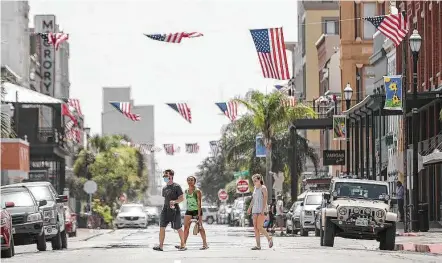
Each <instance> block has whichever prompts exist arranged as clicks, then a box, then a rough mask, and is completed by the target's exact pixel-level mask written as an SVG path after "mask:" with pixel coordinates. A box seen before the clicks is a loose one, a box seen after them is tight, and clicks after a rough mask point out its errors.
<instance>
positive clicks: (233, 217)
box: [229, 199, 244, 226]
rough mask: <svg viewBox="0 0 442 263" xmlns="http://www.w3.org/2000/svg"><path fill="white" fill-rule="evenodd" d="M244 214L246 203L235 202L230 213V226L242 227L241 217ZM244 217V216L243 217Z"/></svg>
mask: <svg viewBox="0 0 442 263" xmlns="http://www.w3.org/2000/svg"><path fill="white" fill-rule="evenodd" d="M243 213H244V201H242V200H238V199H237V200H235V203H234V204H233V207H232V211H230V215H229V217H230V224H229V225H230V226H239V225H240V223H241V222H240V216H241V214H243ZM241 217H242V216H241Z"/></svg>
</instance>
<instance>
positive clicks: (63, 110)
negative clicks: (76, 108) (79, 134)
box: [61, 103, 78, 126]
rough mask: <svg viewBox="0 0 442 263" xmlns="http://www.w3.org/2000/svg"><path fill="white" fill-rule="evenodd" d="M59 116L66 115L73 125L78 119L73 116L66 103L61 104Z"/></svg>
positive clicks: (76, 123)
mask: <svg viewBox="0 0 442 263" xmlns="http://www.w3.org/2000/svg"><path fill="white" fill-rule="evenodd" d="M61 116H68V117H69V118H70V119H71V120H72V121H73V122H74V124H75V126H77V125H78V121H77V119H76V118H75V116H74V115H73V114H72V112H71V110H70V109H69V106H68V105H67V104H64V103H63V104H61Z"/></svg>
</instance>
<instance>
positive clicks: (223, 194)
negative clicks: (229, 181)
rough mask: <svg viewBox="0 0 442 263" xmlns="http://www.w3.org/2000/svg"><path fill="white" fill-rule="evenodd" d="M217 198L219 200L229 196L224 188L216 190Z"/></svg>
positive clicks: (224, 199)
mask: <svg viewBox="0 0 442 263" xmlns="http://www.w3.org/2000/svg"><path fill="white" fill-rule="evenodd" d="M218 198H219V200H220V201H226V200H227V199H228V198H229V195H228V194H227V191H226V190H224V189H220V190H219V191H218Z"/></svg>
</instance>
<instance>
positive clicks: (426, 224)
mask: <svg viewBox="0 0 442 263" xmlns="http://www.w3.org/2000/svg"><path fill="white" fill-rule="evenodd" d="M417 213H418V218H417V220H418V221H419V231H420V232H428V230H429V229H430V220H429V218H428V203H420V204H419V205H418V211H417Z"/></svg>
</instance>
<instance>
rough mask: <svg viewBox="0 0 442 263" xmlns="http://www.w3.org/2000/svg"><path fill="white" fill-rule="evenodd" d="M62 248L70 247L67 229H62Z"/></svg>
mask: <svg viewBox="0 0 442 263" xmlns="http://www.w3.org/2000/svg"><path fill="white" fill-rule="evenodd" d="M61 248H68V237H67V234H66V230H64V231H61Z"/></svg>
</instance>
